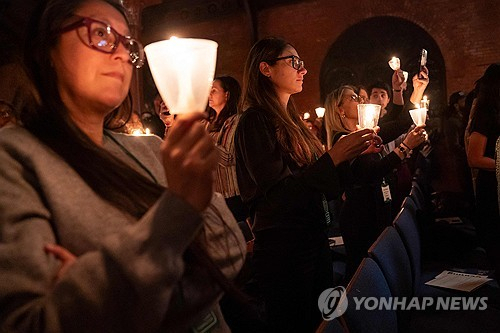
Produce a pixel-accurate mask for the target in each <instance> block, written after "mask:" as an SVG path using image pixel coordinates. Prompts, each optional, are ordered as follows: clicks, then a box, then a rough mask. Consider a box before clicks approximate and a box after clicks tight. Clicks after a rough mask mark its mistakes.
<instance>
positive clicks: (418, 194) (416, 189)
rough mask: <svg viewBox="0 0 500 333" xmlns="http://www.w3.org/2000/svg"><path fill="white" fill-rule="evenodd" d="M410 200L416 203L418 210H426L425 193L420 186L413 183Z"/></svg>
mask: <svg viewBox="0 0 500 333" xmlns="http://www.w3.org/2000/svg"><path fill="white" fill-rule="evenodd" d="M409 196H410V198H412V200H413V201H414V202H415V204H416V206H417V209H420V210H426V208H427V200H426V199H425V195H424V192H423V191H422V189H421V188H420V185H419V184H418V183H417V182H416V181H413V182H412V184H411V190H410V195H409Z"/></svg>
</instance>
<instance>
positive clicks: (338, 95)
mask: <svg viewBox="0 0 500 333" xmlns="http://www.w3.org/2000/svg"><path fill="white" fill-rule="evenodd" d="M346 90H352V91H353V92H356V88H355V87H354V86H350V85H345V86H341V87H339V88H337V89H335V90H334V91H332V92H331V93H329V94H328V96H326V101H325V129H326V146H327V148H328V149H331V148H332V147H333V136H334V134H335V133H338V132H345V133H349V132H351V130H349V129H348V128H347V127H346V126H345V125H344V123H343V122H342V118H341V116H340V104H341V103H342V98H344V93H345V91H346Z"/></svg>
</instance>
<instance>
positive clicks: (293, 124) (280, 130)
mask: <svg viewBox="0 0 500 333" xmlns="http://www.w3.org/2000/svg"><path fill="white" fill-rule="evenodd" d="M287 46H292V45H291V44H289V43H288V42H287V41H285V40H283V39H281V38H276V37H268V38H264V39H261V40H260V41H258V42H257V43H256V44H255V45H254V46H253V47H252V49H251V50H250V53H249V54H248V57H247V60H246V63H245V71H244V73H243V97H242V103H243V107H242V109H246V108H249V107H255V108H263V109H265V110H266V111H268V112H270V113H271V115H272V119H273V121H274V125H275V126H276V129H277V135H278V142H279V144H280V146H281V147H282V148H283V150H284V151H285V152H286V153H288V154H290V155H291V157H292V158H293V160H294V161H295V162H297V164H298V165H300V166H302V165H308V164H311V163H312V162H314V161H315V159H316V158H318V157H319V156H321V155H322V154H323V151H322V147H321V143H320V142H319V140H318V138H317V137H316V136H315V135H314V134H313V133H311V131H310V130H309V129H308V128H307V127H306V126H305V124H304V123H303V122H302V120H301V119H300V116H299V114H298V112H297V109H296V107H295V104H294V103H293V99H292V98H291V97H290V100H289V102H288V105H287V106H286V109H283V107H282V106H281V105H280V103H279V99H278V95H277V94H276V90H275V88H274V85H273V83H272V82H271V80H270V79H269V78H268V77H266V76H265V75H263V74H262V73H261V71H260V68H259V66H260V63H261V62H266V63H267V64H269V65H270V66H272V65H274V64H275V63H276V60H275V59H276V58H278V57H279V56H280V55H281V53H282V52H283V50H284V49H285V48H286V47H287ZM292 47H293V46H292Z"/></svg>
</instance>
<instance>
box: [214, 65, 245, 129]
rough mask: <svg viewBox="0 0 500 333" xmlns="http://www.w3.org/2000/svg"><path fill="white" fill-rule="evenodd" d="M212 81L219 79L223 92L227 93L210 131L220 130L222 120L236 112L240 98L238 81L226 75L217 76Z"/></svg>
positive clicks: (222, 123)
mask: <svg viewBox="0 0 500 333" xmlns="http://www.w3.org/2000/svg"><path fill="white" fill-rule="evenodd" d="M214 81H219V82H220V85H221V87H222V89H223V90H224V92H227V93H228V98H227V101H226V105H224V107H223V108H222V110H221V111H220V113H219V116H218V117H217V119H216V120H215V121H214V122H213V124H212V128H211V131H217V132H218V131H220V130H221V128H222V125H224V122H225V121H226V120H227V119H228V118H229V117H231V116H232V115H235V114H236V113H238V105H239V103H240V98H241V87H240V84H239V83H238V81H237V80H236V79H235V78H234V77H232V76H228V75H222V76H218V77H216V78H215V79H214Z"/></svg>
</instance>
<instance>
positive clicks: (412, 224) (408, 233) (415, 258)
mask: <svg viewBox="0 0 500 333" xmlns="http://www.w3.org/2000/svg"><path fill="white" fill-rule="evenodd" d="M393 225H394V227H395V228H396V230H397V231H398V233H399V235H400V236H401V239H402V240H403V244H404V246H405V248H406V252H407V253H408V257H409V259H410V264H411V271H412V281H413V292H414V294H416V293H417V290H418V284H419V281H420V275H421V247H420V233H419V230H418V226H417V222H416V220H415V217H414V216H413V215H412V213H411V211H410V210H409V209H407V208H403V209H401V211H400V212H399V214H398V216H396V218H395V219H394V223H393Z"/></svg>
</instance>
